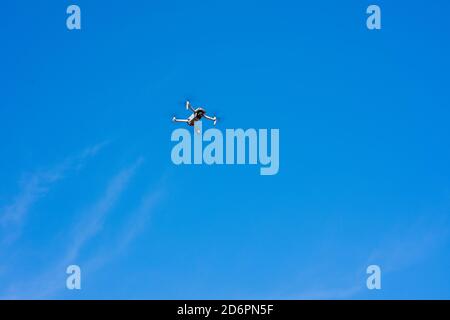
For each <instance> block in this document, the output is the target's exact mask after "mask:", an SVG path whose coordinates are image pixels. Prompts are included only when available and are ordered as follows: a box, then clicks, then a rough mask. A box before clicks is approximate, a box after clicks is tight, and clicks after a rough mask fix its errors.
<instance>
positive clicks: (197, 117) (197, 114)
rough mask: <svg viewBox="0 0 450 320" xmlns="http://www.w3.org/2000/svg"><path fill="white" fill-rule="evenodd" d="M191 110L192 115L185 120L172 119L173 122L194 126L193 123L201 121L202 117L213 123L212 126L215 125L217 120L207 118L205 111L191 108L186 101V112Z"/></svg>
mask: <svg viewBox="0 0 450 320" xmlns="http://www.w3.org/2000/svg"><path fill="white" fill-rule="evenodd" d="M189 109H190V110H191V111H192V112H193V113H192V114H191V115H190V116H189V118H187V119H177V118H176V117H173V118H172V121H173V122H184V123H187V124H188V125H189V126H194V125H195V122H197V121H199V120H201V119H202V118H203V117H204V118H205V119H207V120H210V121H214V125H216V123H217V118H216V117H215V116H214V117H209V116H207V115H206V110H205V109H203V108H195V109H194V108H193V107H192V106H191V103H190V102H189V101H186V110H189Z"/></svg>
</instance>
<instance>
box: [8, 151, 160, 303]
mask: <svg viewBox="0 0 450 320" xmlns="http://www.w3.org/2000/svg"><path fill="white" fill-rule="evenodd" d="M142 163H143V159H142V158H139V159H137V160H136V161H135V162H134V163H133V164H132V165H130V166H128V167H126V168H124V169H122V170H121V171H120V172H119V173H117V174H116V175H115V176H113V177H112V178H111V179H110V181H109V182H108V184H107V186H106V188H105V191H104V192H103V194H102V195H101V196H100V197H99V198H98V199H97V200H96V201H95V202H94V203H93V204H91V205H90V206H88V209H87V210H85V211H84V212H83V213H82V214H81V216H82V218H81V222H80V223H78V224H77V225H75V226H74V227H73V228H72V229H71V230H70V231H69V233H68V235H69V238H70V239H73V240H72V242H69V244H68V246H67V248H66V249H65V252H64V253H63V254H62V256H61V257H60V258H58V259H57V260H56V261H55V262H53V263H52V264H51V266H50V267H49V268H47V269H46V271H44V272H43V273H41V274H39V275H37V276H36V277H35V278H34V279H32V280H31V281H28V282H27V283H26V284H24V283H22V284H17V283H13V284H12V285H11V286H10V287H9V290H8V292H7V295H6V296H5V297H4V298H6V299H14V298H33V299H44V298H49V297H54V296H55V295H57V293H58V292H60V291H61V290H64V288H65V280H64V279H65V278H64V276H65V270H66V268H67V266H69V265H71V264H77V263H79V256H80V253H81V251H82V250H83V248H85V246H86V245H87V244H88V243H89V241H90V240H91V239H93V238H94V237H95V236H96V235H97V234H99V233H100V232H101V230H102V228H103V225H104V223H105V221H106V219H107V216H108V214H109V213H110V212H111V211H112V210H114V208H115V207H116V204H117V203H118V201H119V200H120V198H121V195H122V194H123V193H124V192H125V191H126V189H127V187H128V185H129V184H130V181H131V179H132V178H133V176H134V175H135V173H136V172H137V170H138V168H139V167H140V166H141V164H142ZM161 192H162V191H161V190H160V189H159V190H158V191H151V192H149V193H147V194H146V195H144V197H143V198H142V201H141V203H140V204H139V205H138V207H137V209H136V210H135V211H134V212H133V213H132V214H131V215H130V218H129V219H128V221H127V222H126V223H125V228H124V229H123V231H122V232H121V233H119V236H118V237H117V239H116V242H117V243H118V244H120V245H117V246H114V248H112V249H111V250H109V251H108V252H106V253H102V254H100V255H95V256H94V257H93V258H91V259H88V260H87V261H84V263H83V266H86V268H85V267H83V270H85V269H89V270H91V272H92V271H95V270H96V269H98V268H99V267H101V266H102V265H104V264H105V263H106V262H107V261H109V260H110V259H112V258H114V257H115V256H116V255H118V254H119V253H120V252H122V251H123V250H124V249H125V248H126V247H127V246H128V245H129V244H130V243H131V242H132V241H133V239H134V238H135V237H136V236H137V235H138V234H139V233H140V232H141V231H142V229H143V227H144V225H145V223H146V222H147V220H148V218H149V216H150V213H151V211H152V209H153V208H154V206H155V205H156V204H157V202H158V199H159V198H160V196H161Z"/></svg>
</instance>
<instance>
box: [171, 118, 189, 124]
mask: <svg viewBox="0 0 450 320" xmlns="http://www.w3.org/2000/svg"><path fill="white" fill-rule="evenodd" d="M172 121H173V122H186V123H187V122H188V120H187V119H177V118H175V117H173V118H172Z"/></svg>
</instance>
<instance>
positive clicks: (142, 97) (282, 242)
mask: <svg viewBox="0 0 450 320" xmlns="http://www.w3.org/2000/svg"><path fill="white" fill-rule="evenodd" d="M73 3H75V4H77V5H79V6H80V7H81V12H82V29H81V30H78V31H69V30H67V28H66V24H65V20H66V17H67V15H66V13H65V12H66V8H67V6H69V5H70V4H73ZM374 3H376V4H378V5H380V6H381V9H382V30H380V31H369V30H368V29H367V28H366V24H365V20H366V17H367V16H366V14H365V11H366V8H367V6H368V5H369V4H372V2H368V1H330V0H327V1H324V0H322V1H234V0H231V1H226V2H224V1H170V2H168V1H155V0H152V1H136V0H133V1H128V2H123V1H122V2H113V3H111V2H109V1H84V0H77V1H75V2H68V1H58V2H55V1H41V2H29V1H28V2H25V1H14V2H5V3H2V4H1V5H0V9H1V12H2V13H3V14H2V17H1V22H2V28H1V29H0V30H1V31H0V34H1V39H2V49H3V50H1V52H0V61H1V63H0V67H1V68H0V82H1V88H2V89H1V90H0V145H1V148H0V179H1V181H2V182H1V184H0V297H1V298H8V299H12V298H36V299H41V298H56V299H108V298H111V299H119V298H120V299H122V298H126V299H203V298H204V299H218V298H227V299H300V298H323V299H347V298H348V299H394V298H401V299H419V298H424V299H431V298H435V299H445V298H446V299H448V298H450V279H449V274H448V270H449V267H450V249H449V248H450V246H449V245H450V239H449V236H450V234H449V231H450V221H449V212H450V166H449V165H448V164H449V163H450V148H449V137H450V126H449V125H448V123H449V120H450V110H449V107H450V94H449V92H448V83H449V80H448V74H449V71H450V62H449V59H448V57H449V56H450V47H449V42H448V39H449V38H450V29H449V28H448V25H447V24H448V12H450V4H449V3H448V1H443V0H439V1H432V2H429V1H424V0H416V1H403V0H399V1H376V2H374ZM186 98H189V99H191V101H192V102H193V104H194V105H203V106H205V107H206V108H207V110H211V111H212V112H214V113H216V114H217V115H218V116H219V117H220V119H221V121H220V122H219V123H218V128H219V129H222V130H225V129H226V128H256V129H257V128H279V129H280V171H279V173H278V174H277V175H274V176H261V175H259V167H257V166H207V165H202V166H175V165H173V164H172V162H171V160H170V151H171V148H172V146H173V145H174V144H173V143H172V142H171V141H170V135H171V132H172V130H173V129H175V128H177V127H179V126H177V125H175V124H173V123H171V121H170V120H171V118H172V116H173V115H174V114H177V115H179V116H182V115H184V114H185V111H183V102H184V100H185V99H186ZM69 264H77V265H79V266H80V267H81V269H82V290H80V291H76V290H74V291H69V290H67V289H66V288H65V279H66V274H65V268H66V267H67V266H68V265H69ZM370 264H377V265H379V266H380V267H381V270H382V289H381V290H379V291H373V290H372V291H369V290H367V288H366V286H365V283H366V278H367V275H366V272H365V271H366V267H367V266H368V265H370Z"/></svg>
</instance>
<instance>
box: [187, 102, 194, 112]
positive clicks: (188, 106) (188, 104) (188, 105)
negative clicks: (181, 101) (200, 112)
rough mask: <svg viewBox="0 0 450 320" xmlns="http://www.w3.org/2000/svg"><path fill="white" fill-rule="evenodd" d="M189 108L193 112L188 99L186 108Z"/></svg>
mask: <svg viewBox="0 0 450 320" xmlns="http://www.w3.org/2000/svg"><path fill="white" fill-rule="evenodd" d="M188 109H191V111H192V112H195V109H194V108H192V106H191V103H190V102H189V101H186V110H188Z"/></svg>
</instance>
